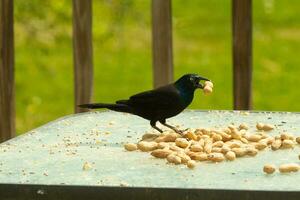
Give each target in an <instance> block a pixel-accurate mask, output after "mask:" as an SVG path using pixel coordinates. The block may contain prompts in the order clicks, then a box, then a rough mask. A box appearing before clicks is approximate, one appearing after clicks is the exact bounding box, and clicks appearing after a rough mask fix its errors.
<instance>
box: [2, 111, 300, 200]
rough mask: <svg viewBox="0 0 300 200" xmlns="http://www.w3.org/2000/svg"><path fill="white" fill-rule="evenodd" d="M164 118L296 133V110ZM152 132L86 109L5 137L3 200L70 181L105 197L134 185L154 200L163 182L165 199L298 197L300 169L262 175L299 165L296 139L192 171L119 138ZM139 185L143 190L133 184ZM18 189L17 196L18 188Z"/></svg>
mask: <svg viewBox="0 0 300 200" xmlns="http://www.w3.org/2000/svg"><path fill="white" fill-rule="evenodd" d="M169 122H170V123H171V124H179V125H182V126H183V127H187V128H198V127H225V126H227V125H229V124H230V123H235V124H240V123H242V122H245V123H247V124H248V125H250V126H251V129H252V130H253V131H254V130H255V124H256V123H257V122H265V123H271V124H274V125H276V129H275V130H274V131H272V132H271V133H270V134H278V133H279V132H280V131H283V130H286V131H288V132H290V133H292V134H294V135H295V136H300V114H298V113H283V112H281V113H278V112H273V113H269V112H268V113H267V112H250V113H249V114H247V113H245V112H229V111H210V112H204V111H186V112H184V113H182V114H180V115H178V116H176V117H174V118H171V119H169ZM251 129H250V131H251ZM150 130H151V127H150V125H149V123H148V121H146V120H144V119H142V118H139V117H136V116H133V115H129V114H123V113H117V112H90V113H84V114H77V115H71V116H67V117H64V118H61V119H58V120H56V121H54V122H51V123H49V124H46V125H44V126H42V127H40V128H37V129H35V130H33V131H30V132H28V133H26V134H24V135H21V136H19V137H16V138H14V139H12V140H9V141H7V142H5V143H2V144H1V145H0V196H1V194H5V195H6V197H7V198H8V197H10V195H13V194H8V191H20V192H22V193H24V191H27V192H28V191H30V188H34V191H30V192H28V194H29V193H30V194H31V195H33V194H36V195H45V194H48V193H49V194H50V193H51V189H49V188H51V187H54V188H55V189H53V190H54V191H56V193H57V194H60V193H59V192H57V191H60V192H61V191H62V190H63V189H62V190H61V188H64V187H65V188H68V187H70V186H74V188H77V189H76V191H77V193H78V191H80V193H81V194H82V193H84V190H82V188H93V189H92V190H93V191H94V193H93V192H91V191H90V193H93V194H95V195H96V194H97V192H95V191H98V190H99V191H102V194H103V197H105V199H107V198H109V195H110V197H113V195H111V192H112V191H116V192H117V191H118V192H121V193H122V191H127V192H125V193H124V195H126V194H130V192H131V189H132V190H133V191H135V194H136V195H137V194H140V193H139V192H141V191H144V192H145V193H143V192H141V195H142V194H143V195H145V194H147V193H148V196H151V198H152V199H153V198H155V195H158V194H159V195H160V193H159V191H160V190H159V189H160V188H161V189H163V190H161V191H164V192H166V191H167V192H169V193H173V195H171V196H170V195H168V194H165V193H164V192H163V193H162V194H161V195H164V197H166V198H168V197H170V199H177V198H179V196H180V195H184V196H180V197H185V198H187V199H193V197H194V198H196V197H197V198H199V195H200V197H201V194H203V195H204V194H205V192H207V191H211V193H210V194H206V195H208V196H207V198H206V199H215V198H219V197H222V196H223V197H224V198H225V197H226V194H228V197H230V198H232V197H234V195H236V194H239V195H240V196H239V197H241V195H242V196H243V194H246V193H247V195H248V196H244V197H250V196H251V194H254V196H255V197H258V198H263V197H267V196H264V195H265V194H269V195H271V196H272V194H275V193H276V191H277V192H279V193H278V194H277V193H276V195H275V196H277V197H278V195H279V196H281V194H282V195H283V196H282V197H287V198H290V199H293V198H295V199H297V198H299V197H300V173H291V174H280V173H275V174H273V175H265V174H264V173H263V172H262V168H263V165H264V164H266V163H272V164H275V165H279V164H283V163H287V162H296V163H297V162H298V163H299V160H298V154H299V153H300V148H299V145H298V146H297V147H296V148H294V149H289V150H278V151H270V150H264V151H263V152H260V153H259V154H258V155H257V156H256V157H243V158H239V159H237V160H236V161H234V162H222V163H218V164H212V163H205V162H201V163H199V164H198V165H197V168H196V169H194V170H190V169H188V168H187V167H186V166H184V165H170V164H166V161H165V160H164V159H156V158H153V157H151V156H150V155H149V154H148V153H144V152H139V151H136V152H126V151H125V150H124V148H123V143H125V142H137V141H138V140H139V139H140V137H141V136H142V135H143V134H144V133H145V131H150ZM85 162H88V163H90V164H91V167H92V168H91V169H90V170H83V169H82V167H83V164H84V163H85ZM41 186H43V187H41ZM47 186H48V187H49V188H47ZM77 186H78V187H77ZM23 187H25V188H26V189H22V188H23ZM12 188H14V189H12ZM16 188H17V190H15V189H16ZM138 188H140V189H141V190H135V189H138ZM151 188H155V189H157V190H154V191H156V192H157V193H155V194H154V193H153V192H152V191H151ZM166 188H168V189H166ZM142 189H143V190H142ZM47 190H49V191H47ZM5 191H6V192H5ZM186 191H189V193H186ZM198 191H202V193H198ZM280 191H281V192H280ZM226 192H228V193H226ZM229 192H233V193H229ZM234 192H238V193H234ZM265 192H267V193H265ZM25 193H26V192H25ZM77 193H76V192H74V194H77ZM15 194H16V196H17V192H15ZM259 194H262V196H261V195H259ZM5 195H4V196H5ZM77 195H79V194H77ZM107 195H108V196H107ZM122 195H123V193H122ZM143 195H142V196H143ZM153 195H154V196H153ZM224 195H225V196H224ZM249 195H250V196H249ZM46 196H47V195H46ZM50 196H51V195H50ZM79 196H80V195H79ZM142 196H139V197H142ZM97 197H99V196H97ZM118 197H120V196H118ZM132 197H133V196H132V195H131V196H130V198H132ZM252 197H253V196H252ZM157 198H158V197H157ZM224 198H223V199H224ZM225 199H226V198H225Z"/></svg>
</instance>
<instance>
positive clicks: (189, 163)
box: [187, 160, 196, 169]
mask: <svg viewBox="0 0 300 200" xmlns="http://www.w3.org/2000/svg"><path fill="white" fill-rule="evenodd" d="M187 167H188V168H190V169H193V168H195V167H196V162H195V161H194V160H189V161H188V162H187Z"/></svg>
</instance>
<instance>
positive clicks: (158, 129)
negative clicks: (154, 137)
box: [150, 121, 163, 133]
mask: <svg viewBox="0 0 300 200" xmlns="http://www.w3.org/2000/svg"><path fill="white" fill-rule="evenodd" d="M150 125H151V126H152V128H154V129H156V130H157V131H159V132H160V133H162V132H163V131H162V130H161V129H160V128H158V127H157V126H156V121H150Z"/></svg>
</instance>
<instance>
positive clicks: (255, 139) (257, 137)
mask: <svg viewBox="0 0 300 200" xmlns="http://www.w3.org/2000/svg"><path fill="white" fill-rule="evenodd" d="M247 140H249V141H250V142H258V141H259V140H261V135H258V134H253V135H249V136H248V138H247Z"/></svg>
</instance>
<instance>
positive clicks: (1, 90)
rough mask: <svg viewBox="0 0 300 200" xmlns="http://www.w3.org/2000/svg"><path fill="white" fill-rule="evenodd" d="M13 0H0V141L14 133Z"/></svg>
mask: <svg viewBox="0 0 300 200" xmlns="http://www.w3.org/2000/svg"><path fill="white" fill-rule="evenodd" d="M13 23H14V20H13V0H0V142H3V141H5V140H8V139H10V138H11V137H13V136H14V135H15V96H14V29H13V26H14V24H13Z"/></svg>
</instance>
